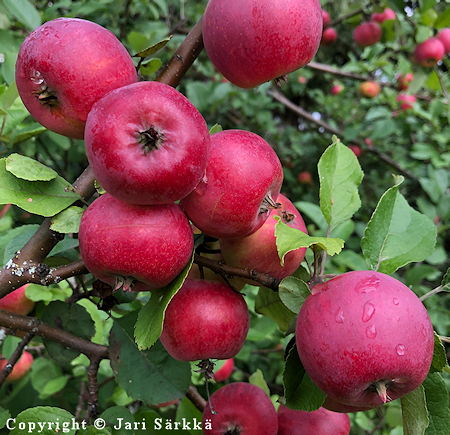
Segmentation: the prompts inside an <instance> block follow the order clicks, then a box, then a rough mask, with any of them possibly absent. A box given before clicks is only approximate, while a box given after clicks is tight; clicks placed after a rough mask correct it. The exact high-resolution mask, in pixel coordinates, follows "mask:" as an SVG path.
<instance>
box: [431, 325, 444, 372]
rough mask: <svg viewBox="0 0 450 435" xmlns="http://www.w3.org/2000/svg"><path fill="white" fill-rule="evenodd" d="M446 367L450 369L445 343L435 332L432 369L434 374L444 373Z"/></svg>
mask: <svg viewBox="0 0 450 435" xmlns="http://www.w3.org/2000/svg"><path fill="white" fill-rule="evenodd" d="M445 367H448V363H447V354H446V350H445V346H444V343H442V341H441V339H440V338H439V335H438V334H437V333H436V331H435V332H434V352H433V360H432V361H431V369H430V371H431V372H432V373H433V372H442V371H443V370H444V368H445Z"/></svg>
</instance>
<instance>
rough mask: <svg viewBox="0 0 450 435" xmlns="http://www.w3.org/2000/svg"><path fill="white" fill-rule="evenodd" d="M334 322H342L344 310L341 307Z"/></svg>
mask: <svg viewBox="0 0 450 435" xmlns="http://www.w3.org/2000/svg"><path fill="white" fill-rule="evenodd" d="M336 322H337V323H344V310H343V309H342V308H341V307H339V309H338V311H337V313H336Z"/></svg>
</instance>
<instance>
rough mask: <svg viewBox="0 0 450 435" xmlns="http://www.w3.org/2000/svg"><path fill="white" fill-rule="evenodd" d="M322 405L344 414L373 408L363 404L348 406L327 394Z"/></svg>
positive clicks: (329, 409)
mask: <svg viewBox="0 0 450 435" xmlns="http://www.w3.org/2000/svg"><path fill="white" fill-rule="evenodd" d="M322 407H323V408H325V409H328V411H333V412H340V413H344V414H348V413H349V412H360V411H368V410H369V409H373V407H371V406H369V407H364V406H350V405H344V404H343V403H340V402H338V401H337V400H334V399H332V398H331V397H329V396H327V397H326V398H325V401H324V402H323V403H322Z"/></svg>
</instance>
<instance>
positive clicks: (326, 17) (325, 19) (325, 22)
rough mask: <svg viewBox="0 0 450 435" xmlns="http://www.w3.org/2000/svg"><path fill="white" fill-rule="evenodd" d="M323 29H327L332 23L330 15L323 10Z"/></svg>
mask: <svg viewBox="0 0 450 435" xmlns="http://www.w3.org/2000/svg"><path fill="white" fill-rule="evenodd" d="M322 20H323V28H325V27H327V26H328V24H330V22H331V18H330V14H329V13H328V12H327V11H324V10H323V9H322Z"/></svg>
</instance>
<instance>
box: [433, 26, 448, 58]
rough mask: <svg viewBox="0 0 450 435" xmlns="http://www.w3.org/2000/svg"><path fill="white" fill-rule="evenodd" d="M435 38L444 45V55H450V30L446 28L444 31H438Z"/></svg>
mask: <svg viewBox="0 0 450 435" xmlns="http://www.w3.org/2000/svg"><path fill="white" fill-rule="evenodd" d="M436 37H437V38H438V39H439V41H441V42H442V44H444V48H445V54H449V53H450V29H449V28H448V27H447V28H445V29H441V30H439V32H438V33H437V35H436Z"/></svg>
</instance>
